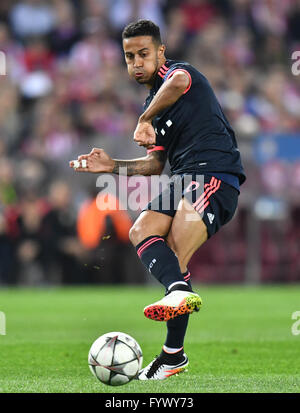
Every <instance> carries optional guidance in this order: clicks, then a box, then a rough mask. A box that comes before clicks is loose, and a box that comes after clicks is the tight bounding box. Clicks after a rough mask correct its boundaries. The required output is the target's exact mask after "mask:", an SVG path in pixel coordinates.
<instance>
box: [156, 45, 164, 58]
mask: <svg viewBox="0 0 300 413" xmlns="http://www.w3.org/2000/svg"><path fill="white" fill-rule="evenodd" d="M165 51H166V46H165V45H164V44H161V45H159V46H158V49H157V53H158V57H159V58H161V57H163V56H164V55H165Z"/></svg>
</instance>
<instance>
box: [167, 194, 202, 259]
mask: <svg viewBox="0 0 300 413" xmlns="http://www.w3.org/2000/svg"><path fill="white" fill-rule="evenodd" d="M207 238H208V234H207V228H206V225H205V224H204V222H203V221H202V219H201V217H200V215H199V213H198V212H196V211H195V210H194V208H193V207H192V206H191V205H190V204H189V202H188V201H187V200H186V199H184V198H183V199H182V200H181V201H180V203H179V207H178V210H177V211H176V214H175V217H174V219H173V221H172V225H171V228H170V231H169V234H168V236H167V242H168V244H169V246H170V247H171V248H172V250H173V251H174V252H175V254H176V255H177V257H178V260H179V262H180V263H181V264H182V263H185V264H187V263H188V262H189V260H190V258H191V257H192V255H193V254H194V252H195V251H196V250H197V249H198V248H199V247H200V246H201V245H202V244H203V243H204V242H205V241H206V240H207Z"/></svg>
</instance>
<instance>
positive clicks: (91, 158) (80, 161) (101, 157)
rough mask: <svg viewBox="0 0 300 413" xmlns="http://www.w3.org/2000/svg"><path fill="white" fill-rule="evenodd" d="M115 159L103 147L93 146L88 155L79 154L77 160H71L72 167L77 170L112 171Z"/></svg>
mask: <svg viewBox="0 0 300 413" xmlns="http://www.w3.org/2000/svg"><path fill="white" fill-rule="evenodd" d="M114 165H115V162H114V160H113V159H112V158H111V157H110V156H109V155H107V153H106V152H105V151H104V150H103V149H98V148H93V150H92V151H91V152H90V153H89V154H87V155H80V156H78V158H77V160H73V161H70V162H69V166H70V168H73V169H74V170H75V171H76V172H92V173H105V172H108V173H112V172H113V169H114Z"/></svg>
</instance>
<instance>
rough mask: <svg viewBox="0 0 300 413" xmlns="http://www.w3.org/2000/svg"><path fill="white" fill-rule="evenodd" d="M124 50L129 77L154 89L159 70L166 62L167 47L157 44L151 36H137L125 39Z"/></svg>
mask: <svg viewBox="0 0 300 413" xmlns="http://www.w3.org/2000/svg"><path fill="white" fill-rule="evenodd" d="M123 49H124V54H125V61H126V64H127V69H128V73H129V76H130V77H132V78H133V79H135V80H136V81H137V82H138V83H140V84H145V85H146V86H148V87H152V86H153V82H154V79H155V75H156V73H157V71H158V69H159V68H160V67H161V66H162V65H163V64H164V62H165V56H164V52H165V46H164V45H157V44H155V43H154V42H153V39H152V37H151V36H137V37H130V38H129V39H124V40H123Z"/></svg>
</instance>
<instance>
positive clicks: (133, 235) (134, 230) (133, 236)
mask: <svg viewBox="0 0 300 413" xmlns="http://www.w3.org/2000/svg"><path fill="white" fill-rule="evenodd" d="M138 235H139V234H138V229H137V225H136V224H133V225H132V227H131V228H130V230H129V239H130V241H131V243H132V244H133V245H137V238H138Z"/></svg>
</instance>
